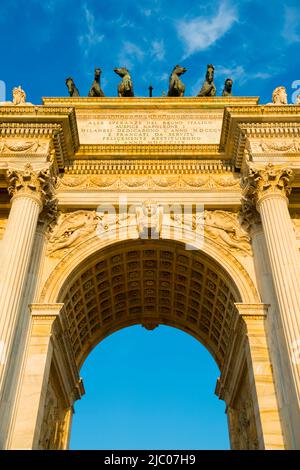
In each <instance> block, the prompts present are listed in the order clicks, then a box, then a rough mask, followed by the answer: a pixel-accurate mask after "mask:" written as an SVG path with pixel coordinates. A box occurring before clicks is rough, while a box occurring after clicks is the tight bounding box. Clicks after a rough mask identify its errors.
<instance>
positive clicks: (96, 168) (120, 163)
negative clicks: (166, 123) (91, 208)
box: [65, 158, 233, 175]
mask: <svg viewBox="0 0 300 470" xmlns="http://www.w3.org/2000/svg"><path fill="white" fill-rule="evenodd" d="M232 171H233V168H232V165H231V163H230V162H229V161H225V160H221V159H218V160H209V159H207V160H206V159H205V160H197V159H191V160H190V159H187V160H185V159H180V160H179V159H178V160H173V159H172V160H162V159H159V160H158V159H155V160H154V159H145V160H141V159H138V160H132V159H130V160H127V159H121V160H120V159H111V160H110V159H107V160H104V159H103V160H95V159H85V160H82V159H79V158H76V159H75V160H71V161H67V162H66V165H65V174H69V175H85V174H101V175H106V174H116V175H120V174H123V175H125V174H129V175H130V174H138V175H143V174H147V175H151V174H157V175H167V174H180V175H184V174H189V173H195V174H198V173H211V172H214V173H221V172H232Z"/></svg>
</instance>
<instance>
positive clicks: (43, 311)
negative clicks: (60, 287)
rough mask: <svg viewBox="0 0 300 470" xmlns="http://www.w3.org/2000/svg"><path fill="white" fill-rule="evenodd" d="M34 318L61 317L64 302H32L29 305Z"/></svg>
mask: <svg viewBox="0 0 300 470" xmlns="http://www.w3.org/2000/svg"><path fill="white" fill-rule="evenodd" d="M29 307H30V311H31V317H32V318H40V319H45V320H46V319H53V321H54V320H55V319H56V318H57V317H59V315H60V312H61V310H62V309H63V307H64V304H58V303H49V304H31V305H29Z"/></svg>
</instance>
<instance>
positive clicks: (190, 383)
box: [71, 326, 229, 449]
mask: <svg viewBox="0 0 300 470" xmlns="http://www.w3.org/2000/svg"><path fill="white" fill-rule="evenodd" d="M81 375H82V377H83V379H84V383H85V387H86V396H85V397H84V398H83V399H82V400H81V401H79V402H77V404H76V406H75V410H76V412H75V415H74V420H73V431H72V439H71V448H72V449H228V448H229V440H228V431H227V418H226V414H225V404H224V402H223V401H220V400H219V399H218V397H217V396H216V395H215V394H214V390H215V385H216V381H217V378H218V376H219V371H218V368H217V366H216V363H215V362H214V360H213V358H212V356H211V355H210V354H209V353H208V351H207V350H206V349H205V348H204V347H203V346H202V345H201V344H200V343H199V341H197V340H196V339H194V338H193V337H192V336H190V335H188V334H186V333H184V332H182V331H180V330H177V329H175V328H171V327H166V326H160V327H158V328H157V329H155V330H154V331H147V330H145V329H144V328H142V327H141V326H134V327H130V328H125V329H123V330H121V331H118V332H117V333H114V334H113V335H111V336H109V337H108V338H106V339H105V340H104V341H102V342H101V343H100V344H99V345H98V346H97V347H96V348H95V349H94V351H93V352H92V353H91V354H90V355H89V357H88V359H87V360H86V362H85V364H84V366H83V368H82V371H81Z"/></svg>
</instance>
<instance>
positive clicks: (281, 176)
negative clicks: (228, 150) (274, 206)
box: [244, 163, 293, 203]
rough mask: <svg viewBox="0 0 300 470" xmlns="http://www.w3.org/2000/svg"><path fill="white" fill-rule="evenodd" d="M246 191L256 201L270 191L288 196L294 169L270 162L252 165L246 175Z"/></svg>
mask: <svg viewBox="0 0 300 470" xmlns="http://www.w3.org/2000/svg"><path fill="white" fill-rule="evenodd" d="M244 180H245V183H246V184H245V190H246V191H245V193H246V195H247V197H250V198H251V199H253V201H254V202H255V203H257V202H259V200H260V199H261V198H262V197H263V196H264V195H265V194H269V193H277V194H281V195H283V196H286V197H288V196H289V195H290V193H291V182H292V181H293V171H292V170H291V169H290V168H287V167H284V166H277V165H276V166H275V165H273V164H272V163H268V165H266V166H265V167H262V168H259V167H254V166H250V167H249V170H248V176H246V177H245V179H244Z"/></svg>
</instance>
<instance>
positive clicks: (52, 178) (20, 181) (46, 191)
mask: <svg viewBox="0 0 300 470" xmlns="http://www.w3.org/2000/svg"><path fill="white" fill-rule="evenodd" d="M7 179H8V181H9V187H8V193H9V195H10V196H11V197H18V196H22V195H30V196H32V197H35V198H36V199H37V200H38V202H39V203H40V204H41V206H42V205H45V204H47V203H48V201H50V200H52V199H53V194H54V187H55V183H56V175H55V174H54V172H53V169H52V168H51V166H50V165H48V166H47V167H45V168H43V169H38V170H34V169H33V167H32V165H31V164H30V163H26V165H25V166H24V168H23V169H9V170H8V171H7Z"/></svg>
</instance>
